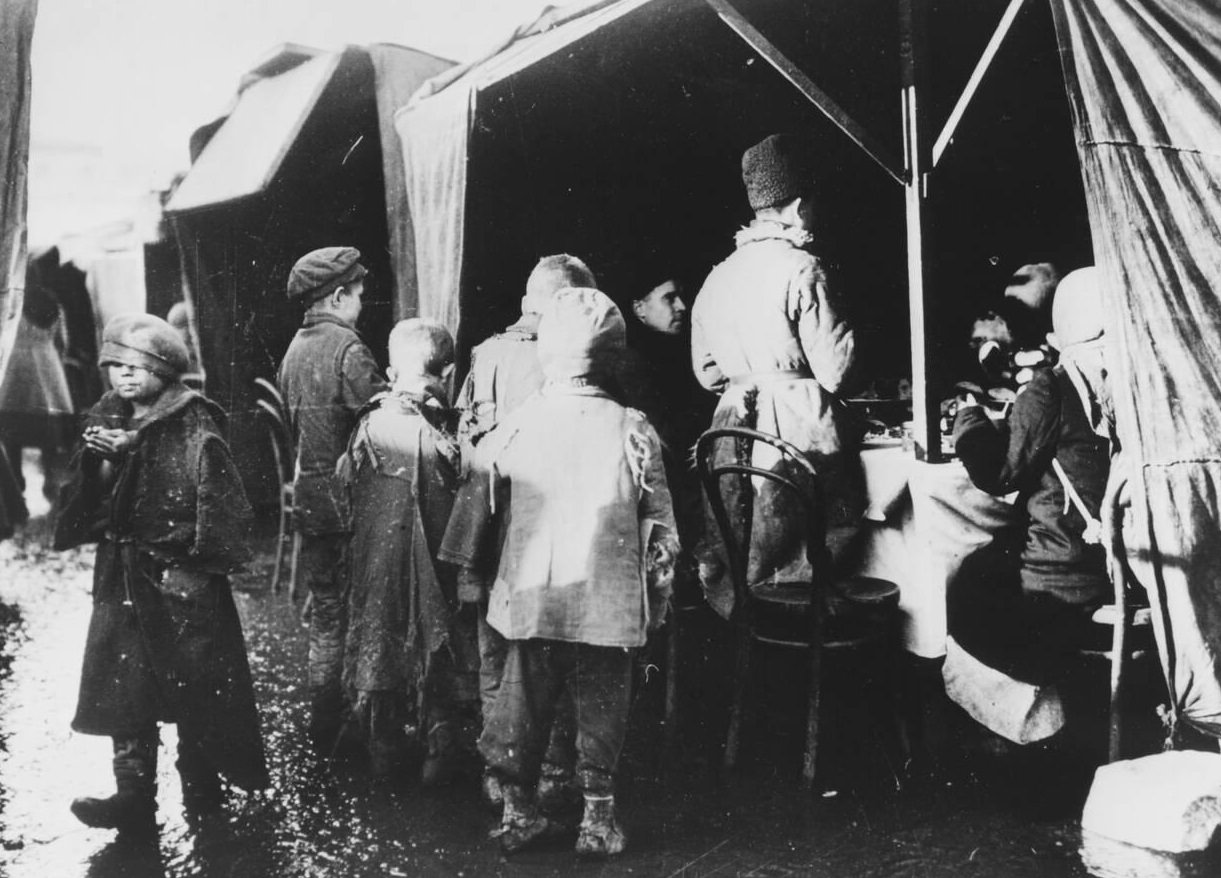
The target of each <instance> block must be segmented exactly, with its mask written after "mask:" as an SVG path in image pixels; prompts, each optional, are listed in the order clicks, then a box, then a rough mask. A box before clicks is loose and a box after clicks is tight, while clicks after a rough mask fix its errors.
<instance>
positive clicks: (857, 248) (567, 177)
mask: <svg viewBox="0 0 1221 878" xmlns="http://www.w3.org/2000/svg"><path fill="white" fill-rule="evenodd" d="M908 5H909V4H906V3H900V2H896V0H859V2H854V3H794V2H786V0H734V2H733V3H728V2H724V0H715V2H713V0H669V2H661V0H614V2H606V0H601V2H593V3H585V4H580V5H577V6H572V7H562V8H560V9H558V10H552V11H550V12H549V13H547V14H546V15H544V16H543V18H542V19H540V20H539V21H538V22H535V23H532V24H531V25H528V26H525V27H523V28H521V29H520V30H519V31H518V33H517V34H516V35H515V36H514V39H513V40H512V41H511V42H510V43H509V44H508V45H507V46H506V47H505V48H504V49H502V50H501V51H500V52H498V53H497V54H495V55H493V56H492V57H490V58H487V59H485V60H483V61H481V62H478V63H476V64H474V65H471V66H469V67H466V68H462V69H458V68H455V69H454V70H452V71H448V72H447V73H445V74H442V75H441V76H440V77H438V78H437V79H436V80H434V81H433V82H431V83H429V84H428V85H427V86H425V88H424V89H422V90H421V92H420V93H419V94H417V95H416V96H415V98H414V99H413V101H412V103H411V104H409V105H408V107H406V108H405V109H403V110H401V111H400V112H399V113H398V115H397V117H396V118H397V124H398V125H399V128H400V134H401V135H402V137H403V142H404V161H405V164H406V166H407V168H408V194H409V198H410V202H411V205H412V210H413V213H414V214H415V215H416V216H417V217H419V218H420V220H421V221H420V223H419V224H418V226H417V228H418V230H419V231H420V234H419V235H418V236H417V241H416V251H417V260H418V265H417V268H418V273H419V279H420V281H419V282H420V289H421V309H422V310H423V311H424V312H425V313H427V314H429V315H430V316H434V317H438V318H440V319H442V320H444V321H445V322H446V323H447V324H448V325H450V326H451V327H456V329H457V331H458V337H459V346H460V349H465V348H466V347H467V346H469V345H470V344H472V343H474V342H477V341H479V340H480V339H481V338H482V337H484V336H486V335H487V334H488V333H489V332H491V331H493V330H494V329H497V328H499V327H500V326H502V325H504V324H505V323H506V322H508V320H509V319H511V318H512V316H513V312H514V311H515V310H516V307H517V300H518V298H519V297H520V294H521V287H522V283H523V281H524V278H525V276H526V274H527V272H528V271H529V268H530V266H531V264H532V263H533V261H534V260H535V259H537V258H538V257H539V256H541V255H544V254H545V253H548V252H557V251H561V250H569V251H571V252H574V253H577V254H579V255H581V256H582V257H585V258H587V260H588V261H590V263H591V265H592V266H593V268H594V270H595V273H596V274H598V275H599V280H600V281H601V282H602V285H603V286H605V287H607V288H608V290H609V291H610V292H611V293H612V294H614V295H617V296H619V297H620V298H622V297H623V296H624V295H625V293H626V292H627V290H628V288H629V287H630V286H631V285H632V282H633V276H632V275H633V272H632V265H633V263H636V262H638V261H640V260H642V259H648V260H651V261H663V262H666V263H668V266H669V267H670V268H672V269H673V270H674V271H675V272H676V273H678V274H680V275H681V276H684V277H685V279H686V280H687V281H688V284H689V286H693V287H695V288H698V284H699V282H700V281H701V280H702V278H703V276H704V274H706V272H707V270H708V268H709V267H710V266H711V265H712V264H713V263H715V262H716V261H718V260H719V259H721V258H723V257H724V256H725V255H727V253H728V252H729V250H730V249H731V248H732V235H733V232H734V231H735V230H736V228H737V227H738V226H740V225H742V224H745V222H747V221H748V219H749V212H748V210H747V205H746V202H745V197H744V195H743V192H742V187H741V182H740V179H739V170H738V162H739V158H740V156H741V153H742V151H743V149H744V148H745V147H747V146H749V145H750V144H751V143H753V142H755V141H757V140H758V139H760V138H761V137H763V136H765V135H766V134H769V133H771V132H773V131H777V130H797V131H800V132H801V133H803V134H805V135H807V136H809V137H810V138H812V139H813V140H814V141H815V142H816V144H817V146H818V149H819V150H820V152H821V153H822V154H823V156H824V160H823V162H822V166H823V168H824V171H823V173H822V174H821V175H820V192H819V204H820V206H821V207H822V208H823V213H824V215H825V219H826V222H825V223H824V227H823V229H822V233H823V240H822V241H820V245H819V249H820V253H821V255H823V256H824V258H825V259H827V260H828V261H829V262H830V263H831V264H832V268H833V270H834V271H835V274H836V277H837V280H838V282H839V284H840V287H841V289H843V290H845V291H847V293H848V298H849V299H850V300H851V301H852V302H853V303H854V304H855V306H856V313H855V314H854V315H853V318H854V322H855V323H856V325H857V326H858V328H859V330H860V334H861V335H862V336H864V345H863V346H864V348H865V350H866V356H865V357H863V360H864V361H865V362H866V363H867V366H868V368H869V369H870V370H871V372H872V374H873V375H875V376H878V377H895V376H900V375H906V374H910V370H911V368H912V365H911V364H912V359H913V358H912V356H911V354H912V352H913V351H914V352H915V353H916V354H917V355H918V356H919V357H921V358H922V360H921V365H920V367H919V368H918V369H917V370H916V374H925V373H926V372H927V373H928V382H917V386H918V391H917V392H918V394H920V395H921V396H922V397H923V398H922V399H920V400H918V402H917V407H918V408H919V409H921V411H932V410H933V409H934V408H935V405H936V402H937V398H938V393H937V390H936V388H935V385H937V383H938V382H939V381H940V379H942V378H948V377H949V376H950V375H952V374H954V373H955V372H956V371H960V370H956V369H954V368H953V366H954V365H961V364H956V363H955V359H956V358H957V357H959V356H961V355H962V354H964V353H965V352H966V345H965V343H964V342H963V339H964V338H965V337H966V334H967V332H968V331H969V326H966V327H964V325H963V320H964V314H965V313H966V311H967V310H969V308H970V307H972V303H977V302H978V301H979V300H980V298H981V297H982V296H983V295H984V294H985V293H986V292H988V291H992V292H998V291H999V290H1000V289H1001V288H1002V287H1003V286H1004V281H1005V279H1006V278H1007V277H1008V275H1009V274H1011V273H1012V272H1013V270H1014V269H1015V268H1017V267H1018V266H1019V265H1021V264H1023V263H1025V262H1030V261H1039V260H1041V259H1053V260H1056V261H1059V262H1061V263H1062V264H1064V265H1065V267H1067V268H1073V267H1076V266H1077V265H1081V264H1085V263H1088V262H1089V261H1090V258H1091V257H1090V252H1089V248H1090V241H1089V231H1088V225H1087V221H1086V210H1085V202H1084V197H1083V194H1082V192H1081V180H1080V174H1079V172H1078V170H1077V165H1076V158H1075V154H1074V151H1073V144H1072V138H1071V128H1070V125H1069V116H1068V107H1067V102H1066V99H1065V96H1064V90H1063V83H1062V79H1061V75H1060V70H1059V57H1058V54H1057V51H1056V44H1055V39H1054V33H1053V29H1052V22H1051V16H1050V12H1049V10H1048V8H1047V7H1046V6H1045V5H1037V6H1035V5H1031V7H1030V8H1027V9H1025V10H1023V11H1022V13H1021V14H1020V15H1018V16H1016V21H1014V23H1013V25H1012V30H1013V34H1014V36H1015V37H1017V38H1018V39H1019V40H1020V50H1016V51H1009V52H1001V53H1000V54H999V55H998V56H997V59H996V61H995V64H994V65H993V66H994V68H995V69H994V71H993V72H992V73H990V74H989V77H988V80H987V81H986V82H985V83H984V94H985V95H986V97H987V101H986V102H977V105H976V106H974V107H972V108H971V110H970V111H968V112H967V113H966V114H965V116H964V117H963V121H962V124H961V126H960V127H959V129H958V133H959V138H960V139H961V140H962V141H963V142H964V143H965V144H966V146H958V145H954V146H953V147H947V146H946V145H944V144H943V145H942V147H941V150H940V151H941V153H942V154H943V155H942V156H941V158H942V167H941V168H939V169H938V174H937V175H936V176H935V177H934V178H933V180H934V185H931V186H930V185H929V182H928V181H929V177H928V175H927V174H925V173H924V171H921V170H917V172H916V175H915V177H914V179H916V180H918V181H920V184H919V185H920V188H921V189H922V191H921V192H920V194H919V195H918V196H917V197H915V198H914V199H913V198H912V197H910V195H911V192H912V191H914V190H915V188H917V187H916V185H915V184H913V185H907V184H905V182H904V181H905V180H906V179H907V178H908V176H909V173H908V172H909V170H910V169H909V168H908V167H907V165H905V164H904V159H903V157H904V156H905V154H906V155H907V161H908V164H910V163H911V162H912V161H914V159H915V158H916V157H922V156H923V157H925V160H926V161H928V154H930V153H931V151H932V147H933V145H934V144H933V139H932V137H931V134H930V133H929V132H926V131H921V132H920V135H921V137H922V138H923V140H922V141H920V142H919V143H920V145H919V148H918V149H913V148H912V144H913V142H915V141H914V140H913V137H912V136H911V134H910V132H905V129H904V127H903V126H901V125H900V124H899V122H900V121H901V120H902V119H904V111H905V107H906V108H909V109H910V108H911V107H912V106H914V102H907V103H905V102H904V98H903V95H904V94H905V93H906V90H905V88H904V87H903V78H904V76H905V75H907V76H914V75H915V74H919V75H920V76H922V77H924V78H925V79H927V81H928V87H927V88H926V89H925V90H924V91H922V92H921V96H922V101H924V104H927V108H926V113H925V115H926V116H928V117H931V118H936V119H938V120H943V119H945V118H947V117H949V116H950V115H951V111H952V110H953V109H954V105H955V101H956V99H957V98H958V97H959V95H960V93H961V92H962V89H963V84H964V83H965V82H967V81H968V80H969V78H970V76H971V73H972V70H973V68H974V66H975V64H976V62H977V60H978V59H979V57H980V54H981V51H982V50H983V49H984V47H985V46H986V45H987V44H988V41H989V37H990V35H992V33H993V30H994V28H995V27H996V24H997V21H998V19H999V18H1001V16H1002V13H1003V12H1004V11H1005V9H1006V5H1005V2H1003V0H990V2H976V0H970V2H968V0H940V2H936V3H930V4H923V3H918V4H915V6H917V7H920V8H924V7H926V6H927V11H926V15H925V16H924V18H926V19H927V22H926V23H924V24H921V22H919V21H914V22H913V21H908V22H907V23H906V24H905V23H904V22H905V19H904V17H903V16H902V15H901V14H900V12H901V11H902V10H903V9H904V8H907V6H908ZM727 25H728V26H727ZM913 28H916V29H920V28H924V29H926V30H927V31H928V32H929V33H934V34H937V38H935V39H930V40H929V43H930V47H931V48H930V53H932V52H933V50H934V49H935V58H936V63H935V64H928V65H926V66H921V65H918V64H915V63H914V59H913V58H912V55H913V53H912V52H904V51H902V48H901V47H902V46H903V45H904V44H905V41H904V40H903V39H901V37H902V36H903V34H904V33H909V32H911V31H912V30H913ZM912 43H913V41H912V40H911V39H908V40H907V41H906V44H907V45H911V44H912ZM814 93H817V94H820V95H821V97H822V106H818V105H816V104H815V103H814V102H813V101H812V100H811V99H810V95H811V94H814ZM828 96H830V100H827V97H828ZM924 104H922V106H924ZM920 118H921V119H923V118H924V116H921V117H920ZM832 119H835V121H832ZM925 127H927V126H925ZM845 130H847V131H848V132H849V134H850V136H845ZM854 140H855V141H856V142H854ZM858 144H864V145H865V146H867V147H868V152H866V150H863V149H862V148H860V146H859V145H858ZM943 171H944V172H943ZM912 203H914V205H915V208H916V209H917V210H919V211H920V212H921V214H922V215H923V216H924V217H927V216H930V215H932V216H935V217H936V223H935V225H933V226H932V227H931V228H930V227H929V224H928V223H927V222H925V225H924V237H925V245H924V248H923V252H924V257H925V258H924V259H923V262H922V264H921V265H919V266H917V267H916V269H915V270H914V272H909V269H908V267H907V266H906V265H905V263H904V260H903V255H902V254H904V252H906V250H907V246H906V238H907V234H908V231H907V230H908V222H907V219H908V214H909V212H910V206H911V204H912ZM913 276H914V277H916V278H919V279H920V280H921V283H922V284H923V283H928V284H933V285H935V286H936V289H935V293H936V294H935V295H931V296H928V297H925V296H923V295H918V294H917V293H919V292H920V285H918V284H914V283H913V282H912V278H913ZM925 278H927V280H925ZM909 288H910V289H912V290H914V291H913V292H912V293H911V295H910V296H909ZM926 300H927V301H926ZM909 302H910V303H911V305H912V307H911V308H910V309H909ZM917 330H918V331H917ZM912 339H915V340H916V344H915V345H912V346H910V347H909V342H910V341H911V340H912ZM924 364H927V368H925V365H924ZM939 369H944V374H938V370H939ZM930 384H931V385H933V386H934V387H933V389H932V390H930V391H929V392H927V393H925V390H926V389H927V387H928V385H930ZM927 420H928V422H929V424H930V425H931V428H932V431H933V433H934V434H935V431H936V427H937V418H936V415H935V414H933V415H932V416H931V417H929V418H928V419H927ZM938 450H939V445H938V444H937V443H932V445H931V447H930V448H928V453H929V455H930V456H932V457H935V456H936V454H937V453H938Z"/></svg>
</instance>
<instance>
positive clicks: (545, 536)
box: [441, 288, 677, 856]
mask: <svg viewBox="0 0 1221 878" xmlns="http://www.w3.org/2000/svg"><path fill="white" fill-rule="evenodd" d="M623 346H624V324H623V317H622V315H621V314H620V313H619V309H618V308H616V307H615V305H614V303H613V302H611V301H610V299H608V298H607V297H606V296H605V295H603V294H602V293H600V292H598V291H597V290H594V289H582V288H569V289H565V290H560V291H559V292H558V293H556V295H555V297H554V299H553V301H552V302H551V304H550V305H549V306H548V307H547V308H546V309H545V310H544V311H543V316H542V319H541V320H540V322H539V338H538V354H539V361H540V363H541V364H542V367H543V372H544V375H545V377H546V383H545V384H544V385H543V388H542V389H541V390H540V391H539V393H538V394H537V395H535V396H534V397H532V398H531V399H530V400H528V401H527V402H525V403H523V404H522V406H521V407H520V408H518V409H517V410H516V411H514V412H513V413H512V414H510V415H509V416H508V417H507V418H505V419H504V420H503V421H501V422H500V424H499V425H498V426H497V427H496V429H495V430H494V431H493V432H491V433H489V434H488V435H487V436H486V437H484V439H483V441H482V442H481V443H480V444H479V447H478V450H477V460H476V462H475V466H474V467H473V468H472V479H476V480H478V481H477V482H475V484H477V485H479V486H481V491H480V492H475V493H474V494H473V495H472V502H471V503H469V504H468V505H465V506H463V507H462V508H455V511H454V518H453V519H451V521H450V527H449V530H448V531H447V532H446V539H445V544H444V545H443V547H442V550H441V557H442V559H444V560H448V561H452V562H454V563H458V564H460V565H462V566H463V567H466V568H469V569H475V570H482V569H488V568H490V569H492V570H494V571H495V580H494V585H493V588H492V593H491V597H490V599H489V602H488V624H490V625H491V626H492V627H493V628H495V629H496V630H497V631H498V632H499V633H500V634H501V635H502V636H503V637H505V638H506V639H507V640H508V656H507V659H506V663H505V668H504V676H503V678H502V680H501V684H500V688H499V691H498V692H497V695H496V701H495V703H494V705H493V707H492V710H491V712H490V715H488V716H486V717H485V722H484V729H483V735H482V736H481V738H480V740H479V750H480V753H481V754H482V755H483V757H484V759H485V761H486V763H487V765H488V767H489V769H490V770H491V771H493V772H494V773H495V775H496V776H497V777H498V778H499V780H500V782H501V783H500V786H501V789H502V790H503V792H504V813H503V816H502V820H501V833H500V843H501V847H502V848H503V849H504V850H505V851H506V852H509V853H511V852H513V851H516V850H519V849H520V848H522V847H524V846H525V845H527V844H529V843H530V842H531V841H533V840H535V839H537V838H539V837H540V836H542V835H544V834H546V833H547V831H548V828H549V826H548V820H547V818H545V817H543V816H542V815H541V814H540V813H539V812H538V809H537V806H536V802H535V801H534V790H535V787H536V784H537V782H538V778H539V771H540V766H541V763H542V760H543V755H544V751H545V750H546V748H547V742H548V734H549V731H550V729H551V724H552V720H553V718H554V716H555V711H556V707H557V705H558V704H559V703H560V701H561V699H563V698H568V697H572V696H573V695H576V696H579V697H575V698H574V699H573V700H574V702H575V712H576V725H577V739H576V745H577V766H576V768H577V772H576V773H577V779H578V782H579V783H580V786H581V790H582V792H583V794H584V803H585V810H584V816H583V818H582V821H581V831H580V836H579V837H578V840H577V852H578V853H580V854H586V855H602V856H605V855H609V854H617V853H620V852H621V851H622V850H623V848H624V845H625V838H624V834H623V831H622V829H621V828H620V826H619V823H618V821H617V820H616V818H615V807H614V801H615V800H614V773H615V769H616V767H617V765H618V760H619V753H620V751H621V749H622V747H623V739H624V734H625V732H626V728H627V715H628V705H629V696H630V690H631V677H632V653H633V651H634V650H635V649H637V648H639V647H641V646H643V645H644V642H645V636H646V631H647V629H648V628H649V627H650V625H656V624H658V623H659V622H660V621H661V619H662V617H663V615H664V611H665V605H666V604H665V602H666V600H667V599H668V597H669V587H670V585H669V580H670V578H671V574H672V569H673V559H674V555H675V553H676V551H677V541H676V539H675V538H674V533H675V527H674V516H673V511H672V509H671V506H670V492H669V490H668V489H667V487H666V476H665V469H664V467H663V464H662V456H661V442H660V441H659V440H658V438H657V434H656V432H654V430H653V428H652V427H651V426H650V425H649V422H648V420H647V419H646V418H645V417H644V415H642V414H641V413H640V412H637V411H635V410H633V409H628V408H625V407H623V406H622V405H620V404H619V403H618V402H616V401H615V400H614V398H613V397H611V396H610V395H609V394H608V393H607V392H606V390H604V389H603V386H602V385H603V384H604V383H605V382H606V379H607V378H608V377H610V375H611V373H612V371H613V369H614V366H615V364H616V363H617V361H618V358H619V356H620V355H621V354H622V351H623ZM646 559H649V560H650V561H651V566H653V567H654V568H655V571H654V574H652V575H650V576H649V577H646Z"/></svg>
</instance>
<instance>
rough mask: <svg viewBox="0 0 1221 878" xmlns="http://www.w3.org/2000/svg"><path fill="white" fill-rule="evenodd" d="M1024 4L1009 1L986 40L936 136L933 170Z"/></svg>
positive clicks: (1024, 1)
mask: <svg viewBox="0 0 1221 878" xmlns="http://www.w3.org/2000/svg"><path fill="white" fill-rule="evenodd" d="M1025 4H1026V0H1009V6H1008V7H1006V9H1005V12H1004V14H1003V15H1002V16H1001V20H1000V22H999V23H998V24H997V26H996V30H994V31H993V32H992V37H991V38H990V39H989V40H988V45H987V46H985V47H984V51H983V54H981V55H980V56H979V61H978V62H977V63H976V65H975V69H974V70H973V71H971V76H970V78H969V79H968V80H967V84H966V86H965V87H964V88H963V90H962V94H960V95H959V96H958V101H957V102H956V103H955V104H954V109H953V110H951V111H950V115H949V118H947V119H946V121H945V125H944V126H943V127H942V129H941V133H940V134H938V135H937V140H936V141H935V142H934V143H933V164H932V166H933V167H934V168H935V167H937V164H938V163H939V162H940V161H941V157H942V156H943V155H944V154H945V151H946V149H947V148H948V147H949V145H950V143H951V142H952V141H953V139H954V133H955V132H956V131H957V130H958V124H959V123H960V122H961V121H962V117H963V115H964V114H965V113H966V111H967V108H968V107H969V106H970V105H971V101H972V99H974V97H975V93H976V92H977V91H978V90H979V86H980V83H982V82H983V79H984V76H985V75H987V73H988V69H989V68H990V67H991V66H992V62H993V60H995V58H996V55H997V53H998V52H999V51H1000V48H1001V46H1002V45H1004V42H1005V38H1006V37H1008V36H1009V31H1010V30H1011V29H1012V27H1013V22H1014V20H1015V19H1016V18H1017V14H1018V12H1020V11H1021V9H1022V7H1023V6H1024V5H1025Z"/></svg>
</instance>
